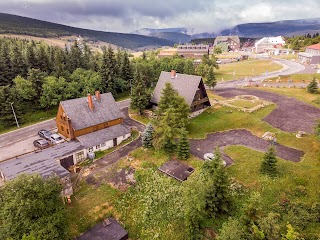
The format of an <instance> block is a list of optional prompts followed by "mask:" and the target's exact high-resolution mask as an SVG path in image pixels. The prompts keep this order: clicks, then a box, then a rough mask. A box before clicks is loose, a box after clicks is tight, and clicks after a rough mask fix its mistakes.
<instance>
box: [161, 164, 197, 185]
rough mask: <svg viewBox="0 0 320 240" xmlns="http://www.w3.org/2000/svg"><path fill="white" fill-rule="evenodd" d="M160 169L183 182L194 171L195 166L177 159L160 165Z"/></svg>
mask: <svg viewBox="0 0 320 240" xmlns="http://www.w3.org/2000/svg"><path fill="white" fill-rule="evenodd" d="M159 171H160V172H163V173H165V174H167V175H169V176H170V177H173V178H174V179H176V180H178V181H180V182H182V181H185V180H187V178H188V177H189V176H190V175H191V174H192V173H193V172H194V168H193V167H190V166H188V165H187V164H184V163H181V162H179V161H177V160H171V161H169V162H166V163H165V164H163V165H162V166H161V167H159Z"/></svg>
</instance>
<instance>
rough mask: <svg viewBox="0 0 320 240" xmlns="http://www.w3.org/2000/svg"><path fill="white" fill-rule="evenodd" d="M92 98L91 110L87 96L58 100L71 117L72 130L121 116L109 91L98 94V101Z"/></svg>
mask: <svg viewBox="0 0 320 240" xmlns="http://www.w3.org/2000/svg"><path fill="white" fill-rule="evenodd" d="M92 98H93V106H94V109H93V111H91V110H90V108H89V105H88V102H87V97H82V98H76V99H70V100H66V101H62V102H60V104H61V105H62V107H63V109H64V112H65V113H66V114H67V116H68V117H69V118H70V119H71V123H72V127H73V128H74V130H80V129H84V128H87V127H91V126H94V125H97V124H99V123H104V122H108V121H110V120H114V119H117V118H122V117H123V114H122V113H121V111H120V109H119V107H118V105H117V103H116V101H115V100H114V98H113V96H112V94H111V93H104V94H100V98H101V101H98V100H97V99H96V98H95V96H92Z"/></svg>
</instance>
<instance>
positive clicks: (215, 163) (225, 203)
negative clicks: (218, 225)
mask: <svg viewBox="0 0 320 240" xmlns="http://www.w3.org/2000/svg"><path fill="white" fill-rule="evenodd" d="M201 172H202V174H203V175H204V177H205V179H206V183H207V184H208V187H207V188H206V189H207V191H206V212H207V214H208V216H210V217H216V216H217V214H219V213H228V212H229V210H230V208H231V203H232V201H231V195H230V190H229V189H230V180H229V177H228V175H227V172H226V170H225V167H224V164H223V161H222V159H221V154H220V151H219V150H218V149H217V150H216V151H215V152H214V158H213V160H211V161H206V162H205V163H204V164H203V167H202V169H201Z"/></svg>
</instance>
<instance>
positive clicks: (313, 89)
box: [307, 77, 318, 93]
mask: <svg viewBox="0 0 320 240" xmlns="http://www.w3.org/2000/svg"><path fill="white" fill-rule="evenodd" d="M307 91H308V92H309V93H317V92H318V83H317V80H316V78H315V77H314V78H313V79H312V81H311V82H310V83H309V84H308V86H307Z"/></svg>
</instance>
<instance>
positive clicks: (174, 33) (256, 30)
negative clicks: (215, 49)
mask: <svg viewBox="0 0 320 240" xmlns="http://www.w3.org/2000/svg"><path fill="white" fill-rule="evenodd" d="M316 32H319V33H320V18H310V19H298V20H282V21H277V22H264V23H245V24H239V25H236V26H234V27H232V28H228V29H224V30H222V31H220V32H211V33H210V32H203V33H194V30H193V29H189V28H183V27H179V28H162V29H151V28H143V29H140V30H136V31H134V33H136V34H141V35H145V36H155V37H158V38H163V39H168V40H170V41H175V42H176V43H184V42H190V41H191V40H192V39H199V38H214V37H216V36H219V35H226V36H228V35H238V36H239V37H245V38H262V37H268V36H279V35H280V36H287V37H292V36H298V35H305V34H308V33H310V34H313V33H316ZM169 33H170V34H169Z"/></svg>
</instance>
